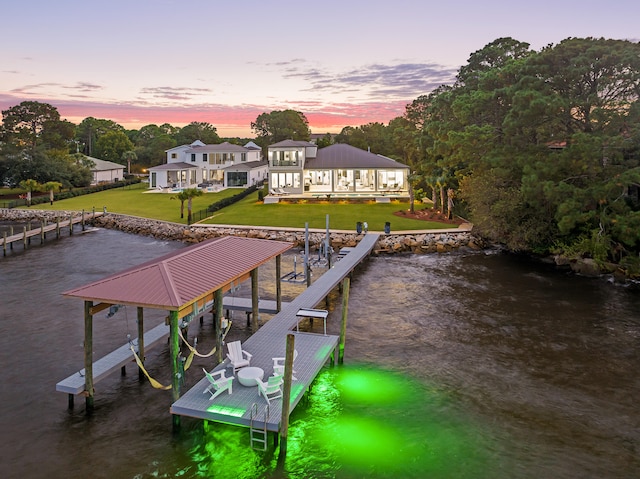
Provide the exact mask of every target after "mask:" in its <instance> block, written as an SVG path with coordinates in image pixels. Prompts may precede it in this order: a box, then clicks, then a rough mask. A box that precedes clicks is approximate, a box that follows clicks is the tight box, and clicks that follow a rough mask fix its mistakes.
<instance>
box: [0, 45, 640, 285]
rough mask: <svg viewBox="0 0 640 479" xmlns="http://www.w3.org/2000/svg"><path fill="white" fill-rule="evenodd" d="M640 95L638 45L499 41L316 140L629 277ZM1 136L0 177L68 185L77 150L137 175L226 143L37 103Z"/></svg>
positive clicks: (480, 219) (446, 205)
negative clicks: (427, 89) (408, 95)
mask: <svg viewBox="0 0 640 479" xmlns="http://www.w3.org/2000/svg"><path fill="white" fill-rule="evenodd" d="M639 94H640V44H638V43H634V42H630V41H624V40H610V39H603V38H599V39H596V38H568V39H566V40H564V41H562V42H560V43H559V44H556V45H548V46H546V47H544V48H542V49H541V50H539V51H534V50H532V49H531V48H530V45H529V44H527V43H524V42H520V41H517V40H515V39H513V38H509V37H508V38H499V39H497V40H495V41H493V42H491V43H489V44H488V45H486V46H485V47H483V48H482V49H480V50H478V51H476V52H474V53H472V54H471V55H470V56H469V59H468V61H467V63H466V64H465V65H463V66H462V67H461V68H460V69H459V71H458V74H457V76H456V79H455V82H454V83H453V84H452V85H442V86H440V87H438V88H436V89H435V90H434V91H432V92H431V93H428V94H425V95H422V96H419V97H418V98H416V99H415V100H413V101H412V102H411V103H410V104H408V105H407V106H406V109H405V112H404V114H403V115H402V116H399V117H397V118H394V119H392V120H391V121H390V122H389V123H388V124H386V125H385V124H383V123H377V122H374V123H368V124H365V125H361V126H357V127H351V126H348V127H345V128H343V129H342V131H341V132H340V133H339V134H329V133H327V134H326V135H325V136H324V137H322V138H320V139H318V140H316V143H317V145H318V147H320V148H321V147H324V146H327V145H329V144H332V143H348V144H350V145H353V146H356V147H358V148H361V149H365V150H367V149H368V150H370V151H372V152H373V153H379V154H382V155H385V156H388V157H390V158H393V159H396V160H398V161H401V162H403V163H405V164H407V165H409V166H410V168H411V175H410V178H409V180H410V183H411V186H412V192H418V191H424V192H425V193H427V194H428V195H429V196H430V197H431V199H432V201H433V203H434V205H436V206H437V207H438V208H440V209H442V210H443V211H444V210H448V212H449V213H451V210H452V208H453V209H455V212H456V213H457V214H460V215H463V216H465V217H466V218H468V219H469V220H470V221H472V222H473V223H474V225H475V228H476V231H477V232H478V233H479V234H482V235H483V236H485V237H486V238H488V239H490V240H492V241H496V242H499V243H502V244H504V245H505V247H507V248H508V249H510V250H512V251H522V252H529V253H531V252H533V253H540V254H549V253H560V254H564V255H567V256H581V257H591V258H594V259H595V260H596V261H598V262H601V263H604V262H615V263H617V264H619V265H620V266H621V267H623V268H625V269H627V270H628V271H635V272H636V273H637V272H639V271H640V259H639V253H640V206H639V203H640V193H639V191H640V167H639V163H638V154H639V151H638V150H639V147H640V126H639V122H638V119H639V115H640V105H639V103H638V97H639ZM251 129H252V131H253V132H254V133H255V135H256V136H255V138H254V139H253V140H254V141H255V142H256V143H257V144H258V145H260V146H261V147H263V148H266V146H268V145H269V144H273V143H276V142H278V141H281V140H284V139H293V140H309V138H310V135H311V131H310V129H309V123H308V121H307V118H306V117H305V115H304V114H303V113H302V112H299V111H294V110H283V111H272V112H270V113H263V114H261V115H259V116H258V117H257V118H256V121H255V122H252V123H251ZM0 135H1V136H0V141H1V143H0V180H1V181H2V182H3V183H5V184H6V183H12V182H13V183H17V182H18V181H21V180H24V179H27V177H28V178H36V179H37V180H38V181H40V182H42V183H44V182H46V181H60V182H61V183H62V184H64V185H65V186H66V185H67V184H68V183H72V184H74V182H76V183H77V182H78V181H81V180H82V174H81V172H79V171H78V169H79V167H82V164H81V160H80V158H79V156H78V155H77V154H76V153H84V154H85V155H88V156H95V157H97V158H101V159H105V160H110V161H114V162H117V163H121V164H125V165H126V164H128V163H130V162H133V169H134V170H135V168H141V167H146V166H153V165H155V164H160V163H162V162H163V161H164V159H165V153H164V152H165V150H167V149H169V148H172V147H174V146H176V145H182V144H189V143H192V142H193V141H195V140H197V139H199V140H201V141H203V142H204V143H219V142H220V141H221V140H222V139H221V138H220V137H219V136H218V134H217V131H216V128H215V127H214V126H212V125H210V124H208V123H201V122H193V123H190V124H189V125H187V126H185V127H183V128H177V127H173V126H171V125H169V124H167V123H165V124H163V125H160V126H157V125H147V126H144V127H142V128H141V129H139V130H126V129H124V128H123V127H121V126H120V125H118V124H116V123H114V122H112V121H110V120H101V119H96V118H86V119H85V120H83V121H82V123H81V124H80V125H73V124H71V123H69V122H67V121H65V120H60V117H59V115H58V113H57V111H56V110H55V108H54V107H52V106H51V105H46V104H41V103H37V102H23V103H21V104H20V105H18V106H16V107H13V108H11V109H9V110H7V111H3V126H2V130H1V132H0ZM227 141H230V142H232V143H237V144H245V143H246V142H247V141H249V139H241V138H232V139H227ZM83 158H84V156H83ZM36 166H37V167H38V168H39V170H38V171H36ZM85 166H86V165H85ZM53 172H56V175H57V176H56V175H54V174H53ZM25 175H27V176H25ZM29 175H30V176H29ZM36 175H40V176H39V177H37V176H36Z"/></svg>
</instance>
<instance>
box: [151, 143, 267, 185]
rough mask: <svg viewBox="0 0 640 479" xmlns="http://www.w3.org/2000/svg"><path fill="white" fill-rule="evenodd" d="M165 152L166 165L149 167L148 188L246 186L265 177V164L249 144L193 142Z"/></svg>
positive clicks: (254, 147) (258, 149)
mask: <svg viewBox="0 0 640 479" xmlns="http://www.w3.org/2000/svg"><path fill="white" fill-rule="evenodd" d="M166 153H167V163H165V164H163V165H159V166H154V167H152V168H149V187H150V188H193V187H196V186H200V187H205V186H213V185H216V186H222V187H234V186H239V187H247V186H251V185H254V184H256V183H259V182H261V181H263V180H265V179H266V178H267V162H266V161H263V160H262V154H261V149H260V147H259V146H257V145H256V144H255V143H253V142H249V143H247V144H246V145H245V146H240V145H234V144H232V143H229V142H224V143H220V144H216V145H205V144H204V143H202V142H201V141H199V140H196V141H194V142H193V143H191V144H190V145H182V146H176V147H175V148H171V149H170V150H167V151H166Z"/></svg>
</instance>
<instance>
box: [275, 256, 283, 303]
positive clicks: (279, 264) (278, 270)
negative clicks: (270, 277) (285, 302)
mask: <svg viewBox="0 0 640 479" xmlns="http://www.w3.org/2000/svg"><path fill="white" fill-rule="evenodd" d="M280 278H282V255H281V254H279V255H278V256H276V310H277V311H278V313H279V312H280V311H282V282H281V280H280Z"/></svg>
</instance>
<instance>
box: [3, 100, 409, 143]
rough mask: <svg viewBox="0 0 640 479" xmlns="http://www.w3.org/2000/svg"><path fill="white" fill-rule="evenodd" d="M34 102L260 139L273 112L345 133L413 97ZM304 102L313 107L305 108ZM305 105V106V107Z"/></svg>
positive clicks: (66, 112)
mask: <svg viewBox="0 0 640 479" xmlns="http://www.w3.org/2000/svg"><path fill="white" fill-rule="evenodd" d="M25 100H26V99H25V98H22V99H19V98H15V97H13V96H9V95H0V108H2V110H6V109H8V108H11V107H12V106H15V105H18V104H20V103H21V102H22V101H25ZM28 100H30V101H39V102H42V103H49V104H51V105H53V106H54V107H56V108H57V109H58V112H59V113H60V117H61V118H63V119H66V120H67V121H70V122H72V123H74V124H76V125H77V124H79V123H81V122H82V120H84V119H85V118H88V117H94V118H100V119H108V120H112V121H114V122H116V123H118V124H120V125H122V126H123V127H125V128H127V129H139V128H141V127H143V126H145V125H149V124H156V125H161V124H163V123H169V124H171V125H173V126H177V127H181V126H184V125H187V124H189V123H191V122H194V121H200V122H207V123H210V124H211V125H213V126H214V127H216V129H217V131H218V134H219V135H220V136H222V137H234V136H240V137H247V138H251V137H254V136H255V134H254V133H253V132H252V131H251V123H252V122H254V121H255V120H256V119H257V118H258V116H259V115H261V114H263V113H269V112H271V111H277V110H286V109H292V110H296V111H300V112H302V113H303V114H304V115H305V117H306V118H307V120H308V121H309V127H310V129H311V131H312V132H313V133H339V132H340V131H341V130H342V129H343V128H344V127H345V126H352V127H358V126H361V125H365V124H367V123H376V122H377V123H383V124H387V123H388V122H389V121H390V120H392V119H393V118H396V117H398V116H402V115H403V114H404V112H405V107H406V105H407V103H409V101H395V102H388V103H385V102H371V103H362V104H346V103H342V104H332V105H317V104H308V105H304V104H302V105H290V106H289V105H279V106H277V107H272V106H263V105H242V106H228V105H198V106H184V107H176V106H140V105H135V104H126V103H121V104H109V103H101V102H80V101H73V100H71V101H70V100H49V99H36V98H29V99H28ZM304 106H307V107H308V111H305V109H304ZM301 107H302V108H301Z"/></svg>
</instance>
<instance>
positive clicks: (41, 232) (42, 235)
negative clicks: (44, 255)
mask: <svg viewBox="0 0 640 479" xmlns="http://www.w3.org/2000/svg"><path fill="white" fill-rule="evenodd" d="M40 244H44V220H40Z"/></svg>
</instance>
